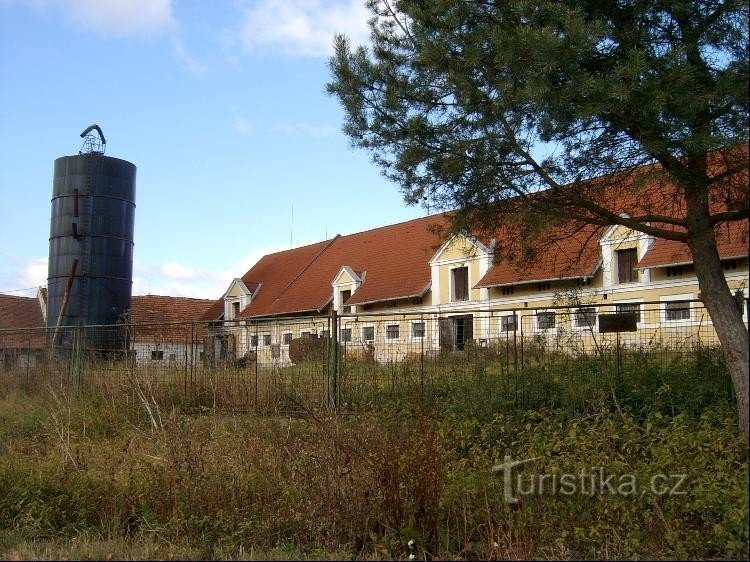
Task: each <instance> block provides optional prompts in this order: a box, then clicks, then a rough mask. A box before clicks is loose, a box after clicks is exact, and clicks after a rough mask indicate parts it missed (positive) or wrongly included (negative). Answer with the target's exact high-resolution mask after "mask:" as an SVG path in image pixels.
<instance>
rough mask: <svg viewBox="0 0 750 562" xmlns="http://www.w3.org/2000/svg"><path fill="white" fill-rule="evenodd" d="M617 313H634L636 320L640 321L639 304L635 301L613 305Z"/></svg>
mask: <svg viewBox="0 0 750 562" xmlns="http://www.w3.org/2000/svg"><path fill="white" fill-rule="evenodd" d="M615 312H617V314H635V320H636V322H640V321H641V305H640V303H637V302H626V303H622V304H618V305H617V306H616V307H615Z"/></svg>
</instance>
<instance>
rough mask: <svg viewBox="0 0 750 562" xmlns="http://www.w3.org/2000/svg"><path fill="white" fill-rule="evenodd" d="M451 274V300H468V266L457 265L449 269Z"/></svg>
mask: <svg viewBox="0 0 750 562" xmlns="http://www.w3.org/2000/svg"><path fill="white" fill-rule="evenodd" d="M451 275H452V276H453V300H454V301H467V300H469V268H468V267H457V268H456V269H453V270H451Z"/></svg>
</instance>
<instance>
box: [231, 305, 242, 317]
mask: <svg viewBox="0 0 750 562" xmlns="http://www.w3.org/2000/svg"><path fill="white" fill-rule="evenodd" d="M239 315H240V303H239V301H237V302H233V303H232V318H237V317H238V316H239Z"/></svg>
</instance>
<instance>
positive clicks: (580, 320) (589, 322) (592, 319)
mask: <svg viewBox="0 0 750 562" xmlns="http://www.w3.org/2000/svg"><path fill="white" fill-rule="evenodd" d="M573 325H574V326H575V327H576V328H593V327H594V326H596V309H594V308H593V307H590V306H587V307H583V308H579V309H578V310H576V311H575V315H574V316H573Z"/></svg>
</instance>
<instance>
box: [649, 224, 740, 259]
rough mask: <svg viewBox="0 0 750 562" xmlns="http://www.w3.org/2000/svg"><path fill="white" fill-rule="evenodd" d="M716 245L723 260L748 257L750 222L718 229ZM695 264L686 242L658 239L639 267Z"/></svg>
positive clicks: (722, 226) (724, 225) (726, 225)
mask: <svg viewBox="0 0 750 562" xmlns="http://www.w3.org/2000/svg"><path fill="white" fill-rule="evenodd" d="M716 245H717V246H718V248H719V256H721V257H722V258H723V259H729V258H738V257H746V256H747V255H748V221H739V222H732V223H727V224H723V225H721V226H719V227H718V228H717V229H716ZM688 263H693V256H692V255H691V253H690V249H689V248H688V245H687V244H685V243H684V242H676V241H674V240H664V239H663V238H658V239H657V240H656V241H655V242H654V244H653V245H652V246H651V248H649V250H648V251H647V252H646V255H644V256H643V258H642V259H641V261H639V262H638V267H640V268H646V267H666V266H670V265H683V264H688Z"/></svg>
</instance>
